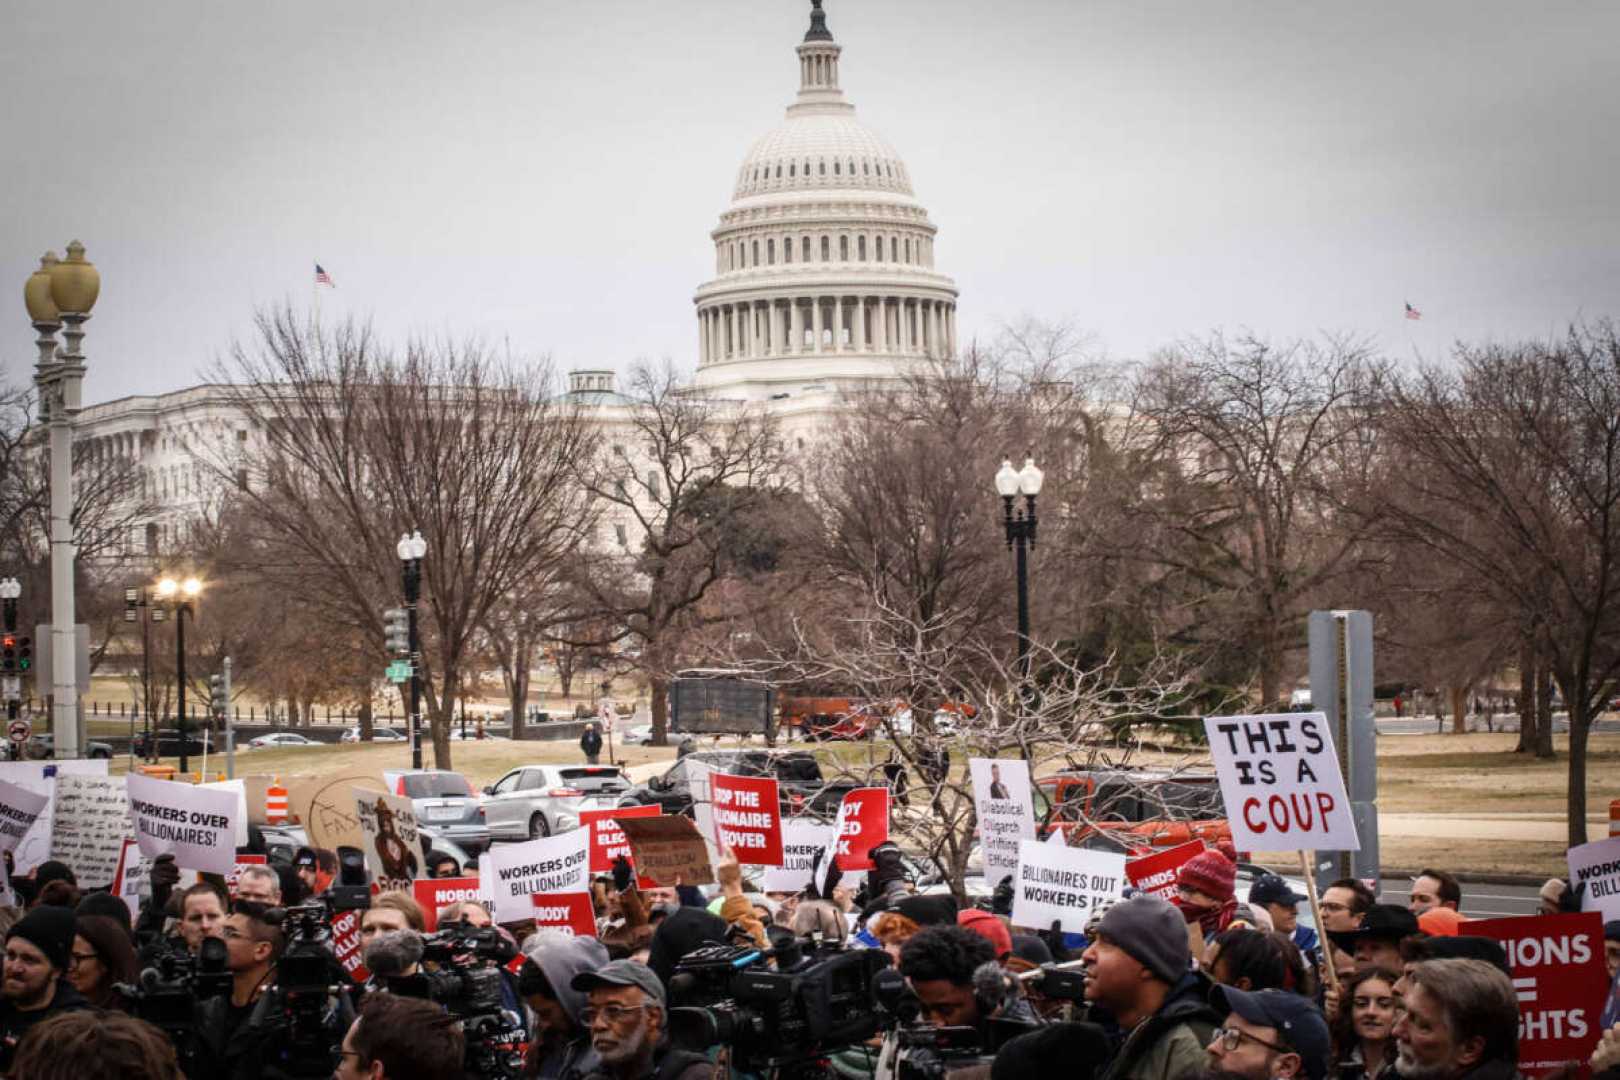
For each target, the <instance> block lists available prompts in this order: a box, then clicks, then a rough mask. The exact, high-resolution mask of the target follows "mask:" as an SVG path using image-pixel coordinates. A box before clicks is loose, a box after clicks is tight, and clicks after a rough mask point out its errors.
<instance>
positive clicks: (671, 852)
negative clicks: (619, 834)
mask: <svg viewBox="0 0 1620 1080" xmlns="http://www.w3.org/2000/svg"><path fill="white" fill-rule="evenodd" d="M619 828H620V829H622V830H624V836H625V839H627V840H629V841H630V847H631V850H633V851H634V852H635V853H636V873H637V874H639V875H642V876H644V877H646V878H648V879H649V880H651V881H652V882H653V883H654V884H656V885H707V884H709V883H710V882H712V881H714V867H713V866H712V865H711V864H710V863H709V846H708V844H706V843H704V840H703V834H702V833H700V832H698V827H697V823H696V822H694V821H693V820H692V819H691V818H688V817H647V818H621V819H620V820H619Z"/></svg>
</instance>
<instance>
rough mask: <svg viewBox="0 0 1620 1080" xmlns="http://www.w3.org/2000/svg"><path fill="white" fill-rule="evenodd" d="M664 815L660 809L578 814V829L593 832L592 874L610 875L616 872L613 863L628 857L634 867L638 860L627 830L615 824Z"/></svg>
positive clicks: (611, 809)
mask: <svg viewBox="0 0 1620 1080" xmlns="http://www.w3.org/2000/svg"><path fill="white" fill-rule="evenodd" d="M663 812H664V808H663V807H661V806H620V807H617V808H614V807H609V808H608V809H606V810H581V811H580V812H579V826H580V828H582V829H589V830H590V833H591V873H593V874H610V873H612V872H613V860H615V859H618V858H621V857H623V858H625V859H628V860H629V861H630V865H631V866H635V864H636V860H635V859H634V857H632V855H631V852H630V841H629V840H626V839H625V837H624V830H623V829H621V828H619V826H618V825H617V824H616V822H617V820H618V819H619V818H627V817H657V816H658V815H660V814H662V813H663ZM637 880H638V882H639V883H640V884H641V885H643V886H646V887H651V886H652V885H654V884H655V882H653V881H650V880H648V879H647V878H642V877H639V876H638V878H637Z"/></svg>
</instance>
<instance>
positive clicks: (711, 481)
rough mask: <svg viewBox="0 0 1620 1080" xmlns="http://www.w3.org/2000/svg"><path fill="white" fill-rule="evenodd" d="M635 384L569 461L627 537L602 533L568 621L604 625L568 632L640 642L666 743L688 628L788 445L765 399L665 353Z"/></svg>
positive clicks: (633, 378)
mask: <svg viewBox="0 0 1620 1080" xmlns="http://www.w3.org/2000/svg"><path fill="white" fill-rule="evenodd" d="M628 396H629V398H630V399H631V402H632V404H631V405H630V406H629V409H628V416H627V417H626V419H625V422H624V426H623V427H622V429H616V430H615V431H614V432H613V433H612V434H610V435H608V436H605V437H604V443H605V444H606V445H602V446H601V447H599V449H598V452H596V453H594V454H583V455H579V456H577V457H575V458H574V459H573V461H572V466H573V469H572V476H573V479H574V482H575V484H577V485H578V487H579V488H581V489H582V490H583V491H584V492H585V493H586V494H587V495H588V497H589V498H590V499H591V500H592V509H593V511H594V512H595V513H597V514H599V515H600V516H601V518H602V519H603V521H604V522H605V523H606V524H609V525H612V526H614V527H615V528H619V527H622V528H623V529H624V530H625V539H624V541H623V546H620V547H617V549H615V545H614V544H613V543H611V542H609V541H607V540H606V538H599V539H600V540H601V542H599V543H597V544H596V545H595V546H594V548H593V549H592V557H591V558H590V559H589V560H588V561H587V562H586V564H585V565H584V567H583V572H582V573H581V575H580V576H579V579H578V581H577V583H576V584H577V590H578V592H577V597H578V599H577V608H576V611H575V614H574V617H573V618H572V619H570V620H569V624H570V625H572V626H574V627H576V628H578V627H582V626H589V625H591V624H592V623H593V622H595V623H597V624H599V625H602V626H605V628H606V629H607V633H606V634H604V635H602V636H601V637H600V638H597V639H595V640H593V641H591V642H581V641H570V642H568V643H569V644H574V645H580V644H615V645H620V646H628V647H629V648H631V649H632V650H635V651H636V653H637V654H638V659H639V666H640V667H641V668H642V669H643V670H644V671H645V672H646V673H647V675H648V678H649V681H650V683H651V689H652V724H653V742H654V743H655V744H657V745H663V744H664V741H665V733H666V731H667V725H668V716H669V679H670V676H671V675H672V674H673V672H674V670H675V669H676V668H677V667H678V666H680V663H681V662H682V660H683V654H682V650H681V644H682V643H681V641H680V640H679V638H680V634H679V631H680V629H681V628H682V626H683V625H684V624H685V623H687V622H690V621H692V620H695V619H697V617H698V613H699V607H700V605H701V604H702V603H703V601H704V599H705V598H706V597H707V596H708V595H709V592H710V590H711V589H712V588H713V587H714V586H715V584H716V583H717V582H719V581H720V580H721V579H722V578H723V576H724V574H725V570H726V567H727V554H728V552H729V551H730V550H731V549H732V548H733V547H734V545H735V534H736V533H737V532H738V530H741V529H746V527H747V522H748V520H749V518H750V517H751V516H752V515H753V514H755V513H756V512H757V511H758V510H759V508H760V507H761V506H762V505H763V504H764V503H765V502H766V501H767V500H768V499H769V498H770V497H771V496H772V494H773V493H774V492H777V491H778V490H779V489H780V488H781V487H782V446H781V441H780V438H779V436H778V433H777V429H776V425H775V423H774V422H773V421H772V420H771V419H770V418H769V417H768V416H767V415H766V414H765V413H764V411H763V410H761V409H758V408H755V407H751V406H747V405H743V404H740V403H735V402H715V401H709V400H705V399H703V398H700V397H698V396H696V395H693V394H690V393H688V392H686V391H685V390H684V389H683V387H682V382H681V379H680V376H679V373H677V372H676V371H675V370H674V369H673V368H672V367H670V366H668V365H665V366H663V367H658V368H654V367H649V366H647V365H641V366H638V367H637V368H636V369H635V370H634V371H632V372H631V375H630V379H629V394H628Z"/></svg>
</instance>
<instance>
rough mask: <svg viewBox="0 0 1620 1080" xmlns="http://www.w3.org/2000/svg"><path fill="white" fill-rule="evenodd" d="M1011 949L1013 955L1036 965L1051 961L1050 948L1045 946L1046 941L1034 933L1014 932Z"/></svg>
mask: <svg viewBox="0 0 1620 1080" xmlns="http://www.w3.org/2000/svg"><path fill="white" fill-rule="evenodd" d="M1012 951H1013V955H1014V956H1019V957H1022V958H1023V959H1025V960H1028V961H1029V962H1030V963H1032V964H1034V965H1035V966H1036V967H1040V966H1041V965H1042V964H1050V963H1051V962H1052V950H1051V949H1049V948H1047V947H1046V942H1044V941H1042V940H1041V939H1040V938H1038V937H1036V936H1035V935H1034V934H1014V935H1013V936H1012Z"/></svg>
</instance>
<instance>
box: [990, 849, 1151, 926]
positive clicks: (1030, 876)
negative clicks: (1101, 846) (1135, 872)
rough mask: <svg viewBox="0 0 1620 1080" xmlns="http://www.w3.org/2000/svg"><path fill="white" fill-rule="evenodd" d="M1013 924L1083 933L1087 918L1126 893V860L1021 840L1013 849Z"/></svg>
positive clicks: (1103, 854) (1098, 853) (1102, 853)
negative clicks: (1056, 925) (1058, 925)
mask: <svg viewBox="0 0 1620 1080" xmlns="http://www.w3.org/2000/svg"><path fill="white" fill-rule="evenodd" d="M1014 886H1015V888H1014V892H1013V910H1012V921H1013V925H1015V926H1051V925H1052V922H1053V921H1054V920H1056V921H1057V922H1059V923H1061V924H1062V927H1063V929H1064V930H1066V931H1068V932H1069V933H1071V934H1079V933H1084V932H1085V928H1086V920H1087V919H1089V918H1090V917H1091V913H1092V912H1093V911H1095V910H1096V909H1097V907H1098V906H1099V905H1101V904H1103V903H1105V902H1106V901H1109V900H1116V899H1118V898H1119V897H1120V896H1121V895H1123V894H1124V891H1125V856H1124V855H1121V854H1119V853H1117V852H1112V851H1092V850H1090V849H1087V848H1072V847H1057V846H1055V845H1052V844H1042V843H1037V842H1036V841H1034V840H1024V841H1022V842H1021V843H1020V844H1019V845H1018V876H1017V878H1016V879H1015V881H1014Z"/></svg>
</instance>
